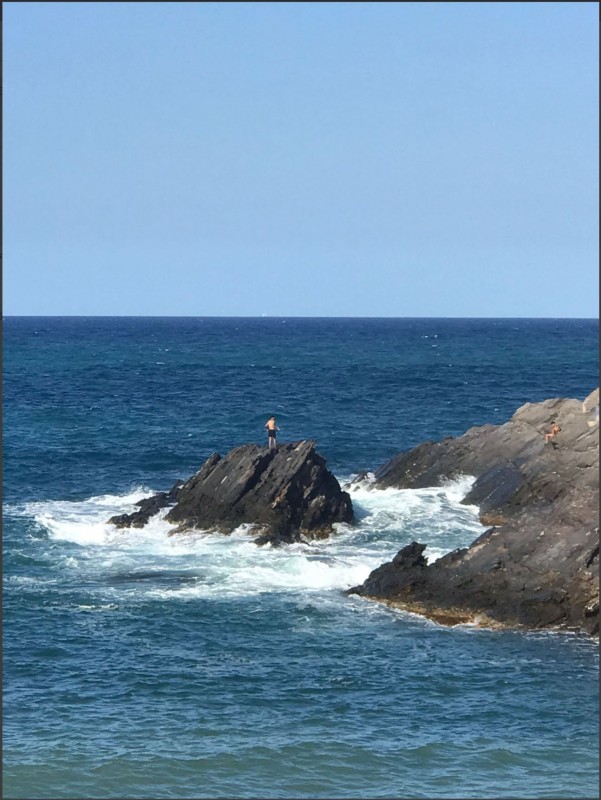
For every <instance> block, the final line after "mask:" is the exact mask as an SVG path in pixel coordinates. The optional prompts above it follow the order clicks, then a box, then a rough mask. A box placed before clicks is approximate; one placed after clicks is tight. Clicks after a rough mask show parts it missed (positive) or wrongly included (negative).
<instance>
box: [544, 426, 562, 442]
mask: <svg viewBox="0 0 601 800" xmlns="http://www.w3.org/2000/svg"><path fill="white" fill-rule="evenodd" d="M560 430H561V428H560V427H559V425H558V424H557V423H556V422H553V423H552V424H551V429H550V430H549V431H548V433H545V444H548V443H549V442H550V441H551V439H553V438H554V437H555V436H557V434H558V433H559V431H560ZM551 444H555V443H554V442H551Z"/></svg>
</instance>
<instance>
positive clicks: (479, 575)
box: [350, 389, 599, 634]
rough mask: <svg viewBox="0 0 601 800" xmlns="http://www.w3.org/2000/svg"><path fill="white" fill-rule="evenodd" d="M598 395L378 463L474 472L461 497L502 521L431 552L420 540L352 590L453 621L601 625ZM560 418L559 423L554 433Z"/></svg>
mask: <svg viewBox="0 0 601 800" xmlns="http://www.w3.org/2000/svg"><path fill="white" fill-rule="evenodd" d="M598 398H599V390H598V389H597V390H595V392H593V393H592V394H591V395H590V396H589V397H588V398H587V399H586V400H585V401H584V403H582V402H581V401H578V400H561V399H555V400H546V401H545V402H543V403H528V404H526V405H524V406H522V407H521V408H520V409H518V410H517V411H516V413H515V414H514V415H513V417H512V418H511V420H509V422H507V423H505V424H504V425H499V426H493V425H485V426H482V427H478V428H472V429H470V430H469V431H468V432H467V433H466V434H464V435H463V436H460V437H457V438H448V439H444V440H443V441H441V442H436V443H433V442H427V443H426V444H422V445H420V446H419V447H416V448H414V449H412V450H410V451H408V452H406V453H400V454H399V455H398V456H395V458H393V459H392V460H391V461H389V462H388V463H387V464H385V465H384V466H383V467H382V468H381V469H380V470H378V471H377V472H376V474H375V477H376V485H377V486H379V487H386V486H395V487H398V488H418V487H424V486H436V485H440V483H442V482H444V481H447V480H449V479H452V478H455V477H458V476H459V475H462V474H471V475H475V476H477V479H476V481H475V483H474V485H473V486H472V488H471V490H470V492H469V493H468V494H467V496H466V497H465V498H464V501H463V502H465V503H469V504H474V505H478V506H479V508H480V519H481V522H482V523H483V525H491V526H493V527H492V528H490V529H489V530H487V531H486V532H484V533H483V534H482V536H480V537H479V538H478V539H476V540H475V541H474V542H473V543H472V544H471V545H470V547H468V548H464V549H461V550H456V551H454V552H453V553H449V554H447V555H445V556H444V557H443V558H441V559H439V560H438V561H436V562H434V563H433V564H428V562H427V560H426V559H425V558H424V557H423V556H422V552H423V550H424V549H425V546H424V545H420V544H418V543H416V542H414V543H413V544H411V545H409V546H408V547H406V548H403V550H401V551H400V552H399V554H398V555H397V556H396V557H395V559H394V560H393V561H392V562H390V563H388V564H384V565H382V566H381V567H379V568H378V569H376V570H374V571H373V572H372V573H371V575H370V576H369V577H368V579H367V580H366V581H365V583H364V584H363V585H362V586H359V587H355V588H354V589H351V590H350V592H352V593H357V594H361V595H364V596H366V597H373V598H377V599H381V600H385V601H387V602H391V603H394V604H395V605H399V606H402V607H404V608H406V609H408V610H411V611H415V612H417V613H422V614H425V615H427V616H429V617H431V618H433V619H437V620H439V621H441V622H446V623H451V624H452V623H457V622H468V621H478V620H479V621H481V622H482V623H486V624H493V625H494V624H499V625H518V626H519V625H525V626H528V627H547V626H556V627H565V628H575V629H580V630H583V631H587V632H589V633H593V634H596V633H598V629H599V627H598V626H599V538H598V537H599V426H598V402H599V399H598ZM595 407H596V408H597V410H596V408H595ZM554 420H555V421H556V422H557V423H558V424H559V426H560V428H561V431H560V432H559V433H558V434H557V436H556V437H554V438H553V439H552V440H551V441H550V442H549V443H548V444H545V433H546V432H547V431H548V430H549V428H550V425H551V422H552V421H554ZM418 551H419V552H418Z"/></svg>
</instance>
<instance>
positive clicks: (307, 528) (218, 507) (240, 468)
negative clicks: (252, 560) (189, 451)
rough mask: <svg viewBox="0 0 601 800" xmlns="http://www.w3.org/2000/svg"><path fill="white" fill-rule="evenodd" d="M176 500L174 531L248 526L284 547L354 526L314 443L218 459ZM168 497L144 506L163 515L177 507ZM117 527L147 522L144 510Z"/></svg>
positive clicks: (240, 451)
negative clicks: (162, 511) (162, 510)
mask: <svg viewBox="0 0 601 800" xmlns="http://www.w3.org/2000/svg"><path fill="white" fill-rule="evenodd" d="M174 490H176V491H175V494H174ZM169 496H170V497H171V499H172V501H174V502H175V505H174V506H173V508H171V509H170V511H169V512H168V513H167V515H166V519H167V521H168V522H172V523H175V524H176V525H177V527H176V528H175V530H174V531H172V532H173V533H176V532H177V533H181V532H183V531H186V530H191V529H202V530H208V529H210V530H219V531H222V532H224V533H230V532H231V531H233V530H234V529H235V528H237V527H238V526H239V525H242V524H244V523H247V524H250V525H253V526H255V527H256V529H257V531H258V532H259V534H260V535H259V536H258V538H257V539H256V542H257V543H258V544H266V543H272V544H281V543H282V542H295V541H302V540H303V539H313V538H322V537H325V536H327V535H329V533H331V531H332V530H333V528H332V525H333V523H335V522H351V521H352V520H353V507H352V503H351V499H350V497H349V495H348V494H347V493H346V492H343V491H342V490H341V489H340V486H339V484H338V481H337V480H336V478H335V477H334V476H333V475H332V473H331V472H329V471H328V470H327V469H326V466H325V460H324V459H323V458H322V456H320V455H319V454H318V453H317V452H316V450H315V442H314V441H301V442H294V443H291V444H285V445H279V446H278V447H277V449H275V450H268V449H267V448H266V447H259V446H257V445H250V444H249V445H243V446H241V447H237V448H236V449H234V450H232V451H231V452H230V453H228V454H227V455H226V456H225V457H223V458H221V457H220V456H219V455H218V454H217V453H213V455H211V456H210V457H209V458H208V459H207V460H206V461H205V463H204V464H203V466H202V467H201V469H200V470H199V471H198V472H197V473H196V475H193V476H192V477H191V478H190V479H189V480H188V481H186V483H184V484H183V485H179V486H177V488H176V487H174V489H172V490H171V493H170V494H169ZM166 499H167V495H166V494H165V493H161V494H159V495H155V496H154V497H152V498H148V499H147V500H146V501H141V502H143V503H144V502H146V503H147V506H145V508H144V513H147V512H150V513H153V511H152V510H150V509H154V512H158V511H159V509H160V508H164V507H165V505H168V504H170V503H168V502H166ZM147 519H148V517H146V520H147ZM128 520H131V521H129V522H128ZM110 521H111V522H113V523H114V524H118V525H120V526H122V527H123V526H124V525H128V524H131V525H136V524H144V522H142V516H141V512H135V514H132V515H122V516H120V517H113V518H112V520H110Z"/></svg>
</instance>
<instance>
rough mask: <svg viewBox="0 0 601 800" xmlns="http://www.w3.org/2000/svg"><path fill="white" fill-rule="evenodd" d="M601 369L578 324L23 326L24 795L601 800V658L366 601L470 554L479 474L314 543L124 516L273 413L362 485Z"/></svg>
mask: <svg viewBox="0 0 601 800" xmlns="http://www.w3.org/2000/svg"><path fill="white" fill-rule="evenodd" d="M597 354H598V324H597V322H594V321H582V320H581V321H578V320H572V321H566V320H564V321H532V320H530V321H528V320H506V321H502V320H300V319H260V320H249V319H236V320H234V319H232V320H223V319H110V318H107V319H73V318H71V319H62V320H61V319H40V318H37V319H24V318H22V319H11V318H9V319H7V320H5V322H4V458H5V465H4V726H3V727H4V776H3V782H4V796H6V797H61V798H62V797H70V798H75V797H90V798H104V797H154V798H161V797H176V798H194V797H241V798H242V797H243V798H251V797H268V798H275V797H348V798H360V797H408V798H414V797H415V798H430V797H441V798H444V797H491V798H492V797H495V798H497V797H532V798H534V797H537V798H538V797H590V796H595V795H596V794H597V787H598V757H597V754H598V728H597V720H598V683H597V680H598V651H597V645H596V643H594V642H592V641H590V640H588V639H586V638H584V637H579V636H575V635H571V634H557V633H549V632H545V633H529V634H525V633H517V632H493V631H486V630H478V629H475V628H472V627H469V626H462V627H456V628H452V629H447V628H442V627H440V626H437V625H435V624H433V623H431V622H429V621H427V620H423V619H421V618H419V617H415V616H412V615H408V614H405V613H401V612H396V611H392V610H389V609H387V608H385V607H382V606H379V605H376V604H373V603H369V602H367V601H364V600H362V599H360V598H357V597H351V598H349V597H346V596H345V595H344V594H343V590H344V589H346V588H348V587H349V586H352V585H355V584H357V583H360V582H361V581H363V580H364V579H365V577H367V575H368V574H369V572H370V571H371V569H373V568H374V567H376V566H378V565H379V564H381V563H382V562H383V561H385V560H388V559H390V558H391V557H392V556H393V555H394V554H395V553H396V552H397V551H398V550H399V549H400V547H402V546H403V545H404V544H407V543H409V542H410V541H412V540H413V539H417V540H418V541H422V542H425V543H427V544H428V548H427V551H426V555H428V556H429V557H430V558H431V559H434V558H437V557H438V556H440V555H442V554H443V553H445V552H448V551H449V550H451V549H453V548H455V547H459V546H463V545H466V544H468V543H469V542H470V541H472V540H473V539H474V538H475V536H477V535H478V534H479V533H480V532H481V530H482V529H481V527H480V525H479V523H478V518H477V509H475V508H472V507H466V506H462V505H460V503H459V500H460V499H461V497H462V496H463V494H464V492H465V489H466V487H467V486H468V485H469V481H470V478H469V476H466V478H465V479H464V480H463V481H460V482H457V483H455V484H450V485H449V486H446V487H443V488H436V489H422V490H416V491H398V490H392V489H389V490H385V491H373V490H370V488H369V485H368V484H366V485H365V486H364V487H363V488H361V489H360V490H359V491H357V492H355V493H353V495H352V497H353V503H354V505H355V510H356V514H357V517H358V521H357V524H356V525H355V526H353V527H350V526H339V529H338V532H337V535H336V536H335V537H332V538H331V539H330V540H328V541H322V542H315V543H313V544H312V545H311V546H310V547H306V546H302V545H295V546H291V547H287V548H281V549H278V550H272V549H270V548H257V547H256V546H255V545H254V544H252V542H251V541H250V538H249V536H248V535H247V534H246V533H245V531H244V530H243V529H240V530H239V531H237V532H236V533H235V534H234V535H232V536H230V537H222V536H219V535H215V534H208V535H203V534H198V535H196V534H195V535H189V536H174V537H168V536H167V530H168V526H167V524H166V523H165V522H164V521H163V520H162V519H161V518H156V519H154V520H153V521H152V522H151V524H150V525H148V526H147V527H146V528H144V529H143V530H136V531H130V532H123V531H116V530H115V529H112V528H111V527H110V526H108V525H106V520H107V519H108V517H110V516H111V515H112V514H114V513H122V512H125V511H130V510H133V504H134V503H135V501H136V500H138V499H140V498H141V497H143V496H146V495H148V494H150V493H151V492H153V491H156V490H160V489H166V488H169V487H170V486H171V485H172V483H173V482H174V480H175V479H178V478H186V477H188V476H189V475H190V474H192V473H193V472H194V471H196V469H198V467H199V466H200V464H201V463H202V461H203V460H204V459H205V458H206V457H207V456H208V455H209V454H210V452H212V451H213V450H217V451H219V452H221V453H225V452H226V451H227V450H228V449H229V448H231V447H232V446H235V445H238V444H241V443H244V442H248V441H262V440H263V436H264V434H263V424H264V422H265V420H266V419H267V417H268V416H269V415H270V414H271V413H275V414H276V415H277V416H278V422H279V425H280V427H281V429H282V430H281V439H282V440H283V441H290V440H295V439H299V438H308V437H311V438H317V440H318V449H319V451H320V452H321V453H323V454H324V455H325V457H326V458H327V459H328V465H329V466H330V468H331V469H332V470H333V471H334V472H335V474H336V475H337V476H338V477H339V478H340V480H341V481H342V480H345V479H347V478H348V477H349V476H350V475H351V474H354V473H356V472H358V471H359V470H364V469H370V470H373V469H375V468H376V467H378V466H379V465H380V464H381V463H383V462H384V461H385V460H387V459H388V458H389V457H390V456H392V455H393V454H394V453H396V452H398V451H399V450H401V449H405V448H407V447H410V446H413V445H414V444H417V443H418V442H420V441H423V440H425V439H428V438H440V437H442V436H445V435H449V434H460V433H463V432H464V431H465V430H466V429H467V428H468V427H470V426H471V425H473V424H481V423H484V422H502V421H504V420H506V419H507V418H508V417H509V416H510V415H511V414H512V413H513V411H515V409H516V408H517V407H518V406H519V405H521V404H522V403H523V402H527V401H535V400H542V399H545V398H547V397H552V396H574V397H584V396H585V395H586V394H588V393H589V392H590V391H591V390H592V389H593V388H594V387H595V386H596V385H598V379H599V378H598V355H597Z"/></svg>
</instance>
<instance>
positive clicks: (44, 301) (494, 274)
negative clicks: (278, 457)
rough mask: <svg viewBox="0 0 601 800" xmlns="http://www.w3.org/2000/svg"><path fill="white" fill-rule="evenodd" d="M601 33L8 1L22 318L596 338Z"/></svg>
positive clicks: (435, 6) (582, 12)
mask: <svg viewBox="0 0 601 800" xmlns="http://www.w3.org/2000/svg"><path fill="white" fill-rule="evenodd" d="M598 14H599V8H598V4H597V3H596V2H595V3H578V2H574V3H561V2H559V3H555V2H551V3H544V2H543V3H538V2H535V3H515V2H507V3H488V2H484V3H478V2H476V3H472V2H467V3H444V2H443V3H367V2H359V3H174V2H157V3H104V2H101V3H95V2H85V3H53V2H44V3H33V2H31V3H28V2H19V3H12V2H6V3H4V61H3V67H4V131H3V136H4V187H3V189H4V214H3V216H4V267H3V312H4V314H5V315H13V314H33V315H71V314H78V315H161V316H162V315H164V316H167V315H174V316H260V315H262V314H265V315H268V316H280V315H281V316H293V315H294V316H393V317H397V316H398V317H403V316H408V317H420V316H434V317H470V316H474V317H596V316H597V315H598V293H599V288H598V267H599V250H598V248H599V240H598V219H599V202H598V200H599V194H598V191H599V190H598V180H599V166H598V151H599V136H598V119H599V87H598V70H599V53H598V41H599V38H598V37H599V25H598Z"/></svg>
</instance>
